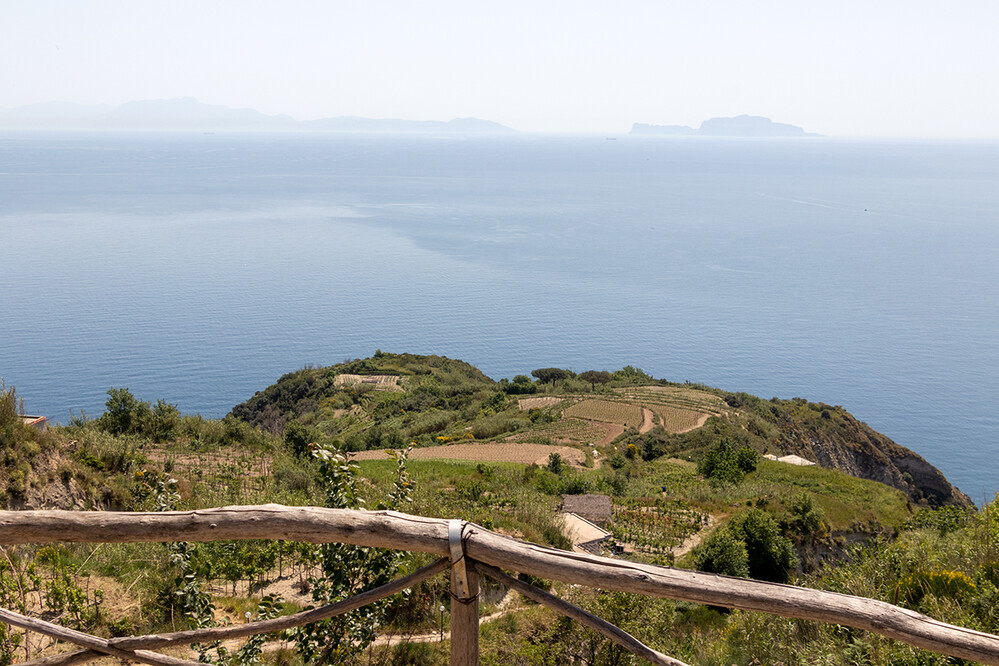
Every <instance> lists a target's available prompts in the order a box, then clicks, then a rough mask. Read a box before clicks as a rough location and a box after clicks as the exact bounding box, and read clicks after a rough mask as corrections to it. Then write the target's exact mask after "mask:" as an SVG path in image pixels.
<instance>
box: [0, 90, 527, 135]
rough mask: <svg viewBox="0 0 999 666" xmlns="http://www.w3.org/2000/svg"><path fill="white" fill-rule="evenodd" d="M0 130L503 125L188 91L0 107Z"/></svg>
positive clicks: (426, 129) (498, 129) (475, 128)
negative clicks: (307, 110)
mask: <svg viewBox="0 0 999 666" xmlns="http://www.w3.org/2000/svg"><path fill="white" fill-rule="evenodd" d="M0 129H5V130H80V131H92V130H103V131H109V130H124V131H129V130H132V131H139V130H154V131H155V130H193V131H235V132H257V131H270V132H385V133H474V134H482V133H503V132H512V131H513V130H512V129H511V128H509V127H506V126H504V125H501V124H499V123H496V122H492V121H489V120H480V119H478V118H455V119H453V120H449V121H439V120H402V119H395V118H359V117H356V116H340V117H335V118H320V119H318V120H305V121H300V120H295V119H294V118H292V117H291V116H288V115H283V114H282V115H267V114H264V113H260V112H259V111H256V110H254V109H233V108H230V107H228V106H224V105H221V104H204V103H202V102H199V101H198V100H196V99H194V98H193V97H184V98H179V99H154V100H142V101H135V102H127V103H125V104H121V105H118V106H104V105H90V106H87V105H80V104H71V103H68V102H45V103H42V104H32V105H29V106H21V107H17V108H12V109H0Z"/></svg>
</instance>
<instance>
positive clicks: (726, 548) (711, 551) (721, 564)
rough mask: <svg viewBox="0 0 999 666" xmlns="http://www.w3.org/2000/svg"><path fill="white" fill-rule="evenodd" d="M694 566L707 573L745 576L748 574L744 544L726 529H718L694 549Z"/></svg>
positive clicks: (747, 560)
mask: <svg viewBox="0 0 999 666" xmlns="http://www.w3.org/2000/svg"><path fill="white" fill-rule="evenodd" d="M694 566H696V567H697V569H698V570H700V571H707V572H708V573H716V574H724V575H726V576H739V577H742V578H745V577H747V576H749V555H748V554H747V552H746V544H744V543H743V542H742V541H739V540H738V539H736V538H735V537H734V536H733V535H732V533H731V532H729V531H728V530H725V529H721V530H718V531H717V532H715V533H714V534H712V535H711V536H710V537H708V538H707V539H706V540H705V541H704V543H702V544H701V545H699V546H698V547H697V548H696V549H694Z"/></svg>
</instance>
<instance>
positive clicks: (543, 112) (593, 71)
mask: <svg viewBox="0 0 999 666" xmlns="http://www.w3.org/2000/svg"><path fill="white" fill-rule="evenodd" d="M997 34H999V2H996V1H995V0H950V1H949V2H944V1H943V0H933V1H932V2H929V1H924V0H904V1H903V0H863V1H858V0H836V1H830V0H806V1H802V0H795V1H788V2H778V1H770V0H755V1H754V0H745V1H741V0H705V1H704V2H695V1H694V0H684V1H683V2H677V1H674V0H648V1H639V0H614V1H613V2H609V1H608V2H591V1H589V0H572V1H563V0H530V1H522V0H504V2H488V3H487V2H477V1H475V0H462V1H460V2H457V1H451V0H443V1H434V0H420V1H417V0H405V1H403V0H364V1H358V0H349V1H341V0H282V1H281V2H277V1H276V0H275V1H270V2H263V1H258V0H238V1H233V0H30V1H29V0H0V108H10V107H17V106H22V105H28V104H34V103H38V102H48V101H66V102H75V103H79V104H111V105H115V104H121V103H124V102H128V101H132V100H142V99H166V98H176V97H195V98H197V99H198V100H200V101H201V102H204V103H207V104H224V105H227V106H231V107H234V108H244V107H248V108H253V109H257V110H258V111H261V112H263V113H268V114H280V113H283V114H288V115H290V116H292V117H294V118H296V119H298V120H310V119H315V118H324V117H334V116H346V115H353V116H364V117H371V118H404V119H409V120H449V119H451V118H456V117H477V118H483V119H487V120H493V121H496V122H499V123H502V124H504V125H508V126H510V127H513V128H515V129H518V130H522V131H534V132H570V133H578V132H593V133H623V132H627V131H628V130H629V129H630V128H631V125H632V123H636V122H639V123H649V124H657V125H689V126H693V127H697V126H698V125H700V123H701V121H703V120H704V119H706V118H711V117H718V116H734V115H739V114H744V113H745V114H751V115H761V116H767V117H769V118H772V119H773V120H774V121H775V122H784V123H790V124H793V125H798V126H801V127H804V128H805V130H806V131H809V132H817V133H820V134H825V135H831V136H844V137H910V138H999V85H997V84H996V81H997V80H999V77H997V71H996V70H997V68H999V38H997V37H996V35H997Z"/></svg>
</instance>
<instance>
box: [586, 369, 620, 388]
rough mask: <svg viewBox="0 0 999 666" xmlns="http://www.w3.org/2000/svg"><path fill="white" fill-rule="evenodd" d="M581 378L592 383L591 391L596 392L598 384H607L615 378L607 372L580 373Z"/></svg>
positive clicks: (590, 371)
mask: <svg viewBox="0 0 999 666" xmlns="http://www.w3.org/2000/svg"><path fill="white" fill-rule="evenodd" d="M579 378H580V379H582V380H583V381H584V382H589V383H590V390H591V391H596V390H597V384H607V383H608V382H610V380H611V379H613V376H612V375H611V373H609V372H607V371H606V370H587V371H586V372H581V373H579Z"/></svg>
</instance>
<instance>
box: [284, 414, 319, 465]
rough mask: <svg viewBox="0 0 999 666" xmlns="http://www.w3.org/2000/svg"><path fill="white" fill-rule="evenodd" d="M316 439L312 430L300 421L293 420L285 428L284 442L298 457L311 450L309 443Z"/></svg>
mask: <svg viewBox="0 0 999 666" xmlns="http://www.w3.org/2000/svg"><path fill="white" fill-rule="evenodd" d="M314 440H315V437H314V436H313V433H312V431H311V430H309V429H308V428H306V427H305V426H304V425H302V424H301V423H299V422H298V421H292V422H291V423H289V424H288V425H287V426H286V427H285V429H284V443H285V446H287V447H288V449H290V450H291V452H292V453H293V454H295V456H296V457H299V458H301V457H302V456H304V455H305V454H306V452H307V451H308V450H309V444H310V443H311V442H313V441H314Z"/></svg>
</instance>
